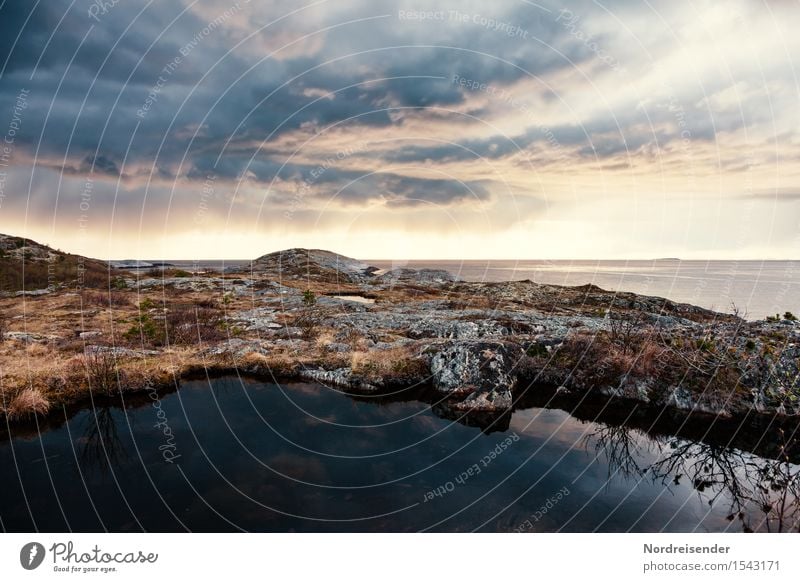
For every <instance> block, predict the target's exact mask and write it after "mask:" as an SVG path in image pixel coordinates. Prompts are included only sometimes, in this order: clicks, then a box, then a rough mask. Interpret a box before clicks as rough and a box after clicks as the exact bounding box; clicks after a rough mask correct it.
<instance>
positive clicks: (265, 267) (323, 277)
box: [250, 249, 377, 283]
mask: <svg viewBox="0 0 800 582" xmlns="http://www.w3.org/2000/svg"><path fill="white" fill-rule="evenodd" d="M250 270H251V272H252V273H254V274H258V275H261V276H271V277H274V279H275V280H276V281H280V280H302V279H307V280H309V281H322V282H327V283H335V282H344V283H361V282H364V281H368V280H370V279H371V278H372V276H373V275H374V273H375V272H376V271H377V269H376V268H375V267H371V266H370V265H367V264H366V263H362V262H361V261H358V260H356V259H351V258H350V257H345V256H344V255H339V254H336V253H333V252H331V251H323V250H320V249H287V250H284V251H278V252H275V253H269V254H267V255H263V256H261V257H259V258H257V259H255V260H254V261H253V262H252V263H251V266H250Z"/></svg>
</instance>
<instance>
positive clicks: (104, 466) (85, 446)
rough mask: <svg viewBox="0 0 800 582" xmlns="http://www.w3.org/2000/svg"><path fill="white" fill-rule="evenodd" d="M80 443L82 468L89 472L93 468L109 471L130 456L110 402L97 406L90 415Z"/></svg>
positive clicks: (102, 471) (101, 471) (104, 471)
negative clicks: (120, 434)
mask: <svg viewBox="0 0 800 582" xmlns="http://www.w3.org/2000/svg"><path fill="white" fill-rule="evenodd" d="M79 443H80V444H81V449H80V454H79V458H80V464H81V468H82V469H83V470H84V471H85V472H87V473H88V472H91V471H93V470H97V471H99V472H100V473H108V472H110V471H113V468H114V467H116V466H119V465H121V464H122V463H123V462H124V461H126V460H127V458H128V452H127V450H126V449H125V445H124V443H123V442H122V439H121V438H120V436H119V432H118V429H117V420H116V417H115V414H114V411H113V409H112V407H111V406H109V405H108V403H106V404H105V405H103V406H99V407H95V408H94V409H93V410H92V413H91V414H89V415H88V417H87V419H86V428H85V430H84V432H83V436H82V438H81V439H80V440H79Z"/></svg>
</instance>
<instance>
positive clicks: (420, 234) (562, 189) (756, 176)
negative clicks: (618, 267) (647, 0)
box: [0, 0, 800, 258]
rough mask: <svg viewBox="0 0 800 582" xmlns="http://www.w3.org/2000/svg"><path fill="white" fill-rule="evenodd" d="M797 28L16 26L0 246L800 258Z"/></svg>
mask: <svg viewBox="0 0 800 582" xmlns="http://www.w3.org/2000/svg"><path fill="white" fill-rule="evenodd" d="M798 15H800V11H799V10H798V9H797V8H796V7H795V6H794V5H793V4H791V3H779V2H754V1H739V2H734V3H726V5H725V7H724V8H722V7H719V6H718V5H715V4H714V3H711V2H707V3H706V2H704V3H696V2H692V3H683V2H679V3H673V4H670V5H669V6H664V7H661V8H659V9H658V11H656V10H655V8H653V7H649V6H647V5H639V4H638V3H630V2H625V1H622V0H619V1H615V2H610V3H606V4H602V5H601V4H597V3H593V2H579V3H569V7H568V8H566V7H562V6H561V5H558V4H553V3H546V4H544V3H543V4H539V3H532V2H527V1H519V2H515V1H509V2H503V3H499V5H497V6H495V5H487V4H486V3H482V2H467V3H465V2H438V1H437V2H435V3H425V2H403V1H393V2H375V1H367V0H359V1H348V2H332V1H321V0H317V1H315V2H310V3H308V4H305V5H298V4H296V3H292V2H288V1H287V2H259V1H257V0H252V1H250V2H248V1H246V0H239V1H238V2H224V1H208V0H198V1H194V2H192V1H189V0H186V1H177V0H171V1H167V2H150V3H148V4H141V3H132V2H131V3H129V2H125V1H123V0H119V1H117V2H97V1H95V2H89V1H88V0H76V1H74V2H72V1H71V0H70V1H68V0H49V1H48V2H39V3H22V2H10V3H9V2H7V3H5V4H3V5H2V8H0V67H1V68H0V122H2V124H0V131H2V132H4V134H5V137H6V140H5V145H6V153H5V154H4V157H5V159H6V163H5V166H0V171H2V172H3V175H2V176H0V178H2V181H0V187H2V190H0V195H1V196H2V198H0V230H2V231H10V232H15V233H18V232H20V231H22V230H24V231H25V232H26V233H27V234H28V235H30V236H34V237H39V238H45V239H46V240H49V241H51V242H53V243H58V244H62V245H63V246H70V245H71V246H70V248H74V247H78V250H81V251H83V252H87V253H89V254H95V255H97V254H100V255H104V254H105V255H114V256H132V255H135V254H139V255H148V254H149V255H151V256H156V255H160V256H172V257H175V258H179V257H191V256H196V255H197V253H203V254H205V255H206V256H210V255H209V253H211V254H213V255H215V256H228V257H232V256H250V255H257V254H261V252H266V251H267V250H273V248H279V247H285V246H289V245H290V244H300V245H302V246H312V245H313V246H327V247H332V248H334V249H335V250H339V251H343V252H347V253H350V254H354V255H358V256H362V257H363V256H367V257H370V256H371V257H377V256H390V255H397V254H398V253H400V254H403V255H404V256H406V257H409V256H416V257H424V258H437V257H444V256H459V257H462V258H469V257H472V256H483V257H486V256H491V257H528V258H533V257H559V256H561V257H577V256H579V257H590V256H591V257H601V258H602V257H617V256H652V255H675V254H683V255H684V256H704V257H706V256H707V257H714V256H719V257H726V256H731V257H733V256H774V257H796V256H797V250H798V240H797V238H796V233H797V231H798V221H797V220H796V219H797V218H798V209H799V208H800V205H798V198H797V195H796V193H797V191H798V189H800V175H798V174H800V172H798V169H799V167H798V155H797V151H798V150H797V146H798V143H799V142H800V138H799V136H798V130H799V129H800V128H798V124H797V104H798V102H800V101H799V100H798V97H800V82H799V81H798V77H797V74H796V71H795V64H794V62H793V57H794V55H800V40H798V37H797V35H796V34H795V33H794V31H793V30H792V26H791V22H793V20H792V19H794V22H796V19H797V16H798ZM12 134H13V135H12ZM0 153H2V152H0ZM687 200H688V201H690V207H691V209H692V210H691V211H690V212H689V213H688V214H687V212H686V208H687V207H686V201H687ZM687 221H688V222H687ZM653 222H655V223H657V224H658V228H652V227H648V228H644V229H642V228H641V225H642V224H650V225H652V223H653ZM79 224H81V225H82V226H80V227H79V226H78V225H79ZM87 224H88V225H91V226H90V227H87V226H86V225H87ZM710 231H713V232H715V233H716V235H714V236H708V232H710ZM626 233H627V236H626ZM555 239H560V240H559V243H558V244H557V245H556V244H553V242H554V240H555ZM243 241H249V242H243ZM98 245H102V246H100V247H99V248H98ZM254 245H263V246H264V247H271V248H254ZM365 247H366V248H365ZM459 253H460V254H459Z"/></svg>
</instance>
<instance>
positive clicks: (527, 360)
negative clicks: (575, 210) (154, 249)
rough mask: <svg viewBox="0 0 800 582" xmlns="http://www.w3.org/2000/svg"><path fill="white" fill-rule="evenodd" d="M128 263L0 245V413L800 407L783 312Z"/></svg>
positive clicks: (295, 262) (349, 264)
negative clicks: (193, 406) (366, 400)
mask: <svg viewBox="0 0 800 582" xmlns="http://www.w3.org/2000/svg"><path fill="white" fill-rule="evenodd" d="M661 260H673V259H661ZM130 264H131V263H128V265H130ZM121 266H124V265H121ZM138 267H139V268H137V270H136V272H132V271H130V270H126V269H121V268H119V267H114V266H111V265H109V264H108V263H107V262H104V261H100V260H97V259H90V258H86V257H81V256H79V255H73V254H68V253H64V252H61V251H57V250H54V249H52V248H50V247H47V246H44V245H40V244H38V243H36V242H34V241H31V240H29V239H22V238H19V237H12V236H5V235H2V236H0V282H1V283H2V289H3V293H2V298H0V313H2V318H1V319H0V334H1V337H2V342H0V365H2V369H3V383H2V408H0V415H3V416H5V417H6V418H7V420H9V421H12V422H26V421H30V420H31V419H32V418H34V417H35V416H37V415H38V416H39V417H45V416H47V415H48V414H49V413H52V412H53V411H54V410H57V409H59V408H60V407H62V406H65V405H80V403H81V402H84V401H86V400H87V399H88V398H89V396H90V395H92V396H97V397H107V398H116V397H118V396H119V395H120V394H122V395H124V394H129V393H131V394H132V393H137V392H139V393H141V392H143V391H146V390H158V389H162V388H170V387H173V388H174V387H176V386H178V385H179V384H180V382H181V380H182V379H183V378H187V377H190V376H192V375H194V374H197V373H203V374H223V373H230V372H231V371H237V372H238V373H245V374H251V375H254V376H257V377H263V378H271V379H276V380H280V379H282V378H284V379H288V378H302V379H307V380H313V381H317V382H321V383H325V384H328V385H331V386H335V387H337V388H338V389H340V390H343V391H346V392H348V393H352V394H370V395H379V394H384V395H386V394H396V393H398V391H408V390H419V393H420V394H421V395H424V396H420V398H426V399H428V400H429V401H430V402H431V404H432V407H433V409H434V411H435V412H436V413H437V414H439V415H440V416H443V417H447V418H451V419H453V420H456V421H459V422H463V423H466V424H474V425H477V426H480V427H482V428H484V429H486V430H496V429H503V427H504V426H506V424H507V422H508V421H507V418H508V414H509V413H510V411H511V410H513V408H514V405H515V401H516V400H517V399H518V398H519V397H521V395H522V394H523V393H526V392H527V393H530V391H531V390H540V391H542V393H543V394H553V395H557V397H558V398H561V399H565V398H566V399H570V398H571V399H579V398H583V397H584V396H586V395H593V396H596V397H599V398H605V399H616V400H618V401H620V402H626V403H629V404H630V403H633V404H635V405H636V406H640V407H645V408H652V409H654V410H661V409H667V410H670V411H672V412H673V413H675V414H686V413H690V412H691V413H693V414H706V415H710V416H713V417H717V418H738V417H743V416H745V415H752V414H755V415H779V416H781V417H782V418H795V417H797V416H798V413H800V387H799V386H798V383H797V378H798V361H800V360H799V358H800V341H798V340H800V326H798V322H797V320H796V318H795V316H794V315H793V314H791V313H788V312H787V313H785V314H784V315H783V316H776V317H772V318H768V320H764V321H755V322H747V321H745V320H744V319H742V318H740V317H738V316H737V315H735V314H734V315H730V314H722V313H717V312H714V311H710V310H707V309H703V308H700V307H696V306H692V305H688V304H682V303H675V302H672V301H669V300H666V299H663V298H659V297H649V296H641V295H636V294H633V293H612V292H608V291H604V290H603V289H600V288H599V287H596V286H593V285H583V286H579V287H562V286H556V285H542V284H537V283H533V282H531V281H517V282H506V283H480V282H464V281H460V280H458V278H457V277H455V276H453V275H452V274H451V273H449V272H447V271H443V270H436V269H411V268H398V269H392V270H387V271H381V270H379V269H377V268H375V267H373V266H371V265H369V264H367V263H364V262H361V261H358V260H355V259H352V258H348V257H345V256H342V255H338V254H335V253H332V252H328V251H324V250H314V249H289V250H285V251H280V252H275V253H270V254H267V255H264V256H261V257H259V258H257V259H254V260H253V261H252V262H250V264H248V265H245V266H243V267H238V268H236V269H229V270H226V271H225V272H220V273H207V272H190V271H186V270H183V269H179V268H174V267H172V266H171V265H169V264H168V263H160V264H155V263H153V264H151V265H150V267H152V268H150V269H149V270H148V269H147V268H146V267H145V268H142V265H138Z"/></svg>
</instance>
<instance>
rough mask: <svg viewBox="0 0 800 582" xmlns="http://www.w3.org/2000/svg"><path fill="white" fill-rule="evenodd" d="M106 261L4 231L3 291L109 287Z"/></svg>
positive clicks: (0, 252) (0, 241) (0, 250)
mask: <svg viewBox="0 0 800 582" xmlns="http://www.w3.org/2000/svg"><path fill="white" fill-rule="evenodd" d="M114 276H116V272H115V271H113V270H111V271H109V268H108V264H107V263H106V262H105V261H100V260H97V259H90V258H87V257H82V256H80V255H73V254H70V253H64V252H62V251H59V250H55V249H53V248H51V247H49V246H47V245H43V244H40V243H37V242H36V241H33V240H31V239H27V238H22V237H18V236H10V235H6V234H0V291H1V292H6V293H14V292H21V291H25V292H33V293H37V292H42V291H43V290H47V289H49V290H54V289H57V288H63V287H76V286H79V285H80V286H83V287H97V288H102V287H108V284H109V280H110V277H114Z"/></svg>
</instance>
